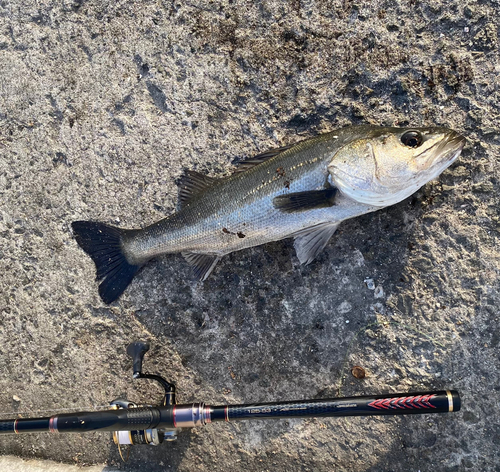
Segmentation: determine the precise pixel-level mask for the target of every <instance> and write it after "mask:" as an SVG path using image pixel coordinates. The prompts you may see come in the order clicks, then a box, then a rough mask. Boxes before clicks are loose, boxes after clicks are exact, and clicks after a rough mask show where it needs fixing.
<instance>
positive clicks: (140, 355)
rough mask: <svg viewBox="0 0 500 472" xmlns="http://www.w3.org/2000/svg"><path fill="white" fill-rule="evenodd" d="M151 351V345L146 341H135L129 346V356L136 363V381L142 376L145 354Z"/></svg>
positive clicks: (134, 368)
mask: <svg viewBox="0 0 500 472" xmlns="http://www.w3.org/2000/svg"><path fill="white" fill-rule="evenodd" d="M148 351H149V343H147V342H144V341H135V342H133V343H131V344H129V345H128V346H127V354H128V355H129V356H130V357H131V358H132V360H133V363H134V367H133V370H134V379H137V378H139V377H140V376H141V374H142V361H143V360H144V354H146V352H148Z"/></svg>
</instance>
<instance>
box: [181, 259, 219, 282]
mask: <svg viewBox="0 0 500 472" xmlns="http://www.w3.org/2000/svg"><path fill="white" fill-rule="evenodd" d="M182 255H183V256H184V258H185V259H186V261H188V262H189V264H191V265H192V266H193V272H194V275H195V277H196V278H197V279H198V280H201V281H203V280H206V278H207V277H208V276H209V275H210V274H211V272H212V270H214V267H215V266H216V265H217V262H219V260H220V257H219V256H211V255H209V254H197V253H194V252H183V253H182Z"/></svg>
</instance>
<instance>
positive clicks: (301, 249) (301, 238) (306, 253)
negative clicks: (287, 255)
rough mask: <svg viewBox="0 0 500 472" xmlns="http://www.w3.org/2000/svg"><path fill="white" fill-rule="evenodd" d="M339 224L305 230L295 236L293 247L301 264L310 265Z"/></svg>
mask: <svg viewBox="0 0 500 472" xmlns="http://www.w3.org/2000/svg"><path fill="white" fill-rule="evenodd" d="M337 227H338V224H337V223H335V224H322V225H318V226H314V227H312V228H309V229H307V230H303V231H301V232H300V233H298V234H297V235H296V236H295V241H294V243H293V246H294V247H295V251H296V253H297V257H298V258H299V261H300V263H301V264H306V265H307V264H310V263H311V262H312V261H313V260H314V259H315V258H316V256H317V255H318V254H319V253H320V252H321V251H322V250H323V249H324V247H325V246H326V244H327V243H328V241H329V240H330V238H331V237H332V236H333V233H335V230H336V229H337Z"/></svg>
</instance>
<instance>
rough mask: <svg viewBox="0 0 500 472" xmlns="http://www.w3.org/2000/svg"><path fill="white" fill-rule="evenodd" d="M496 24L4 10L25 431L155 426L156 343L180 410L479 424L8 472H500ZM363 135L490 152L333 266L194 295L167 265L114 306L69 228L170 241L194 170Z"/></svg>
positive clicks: (233, 1)
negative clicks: (300, 405)
mask: <svg viewBox="0 0 500 472" xmlns="http://www.w3.org/2000/svg"><path fill="white" fill-rule="evenodd" d="M499 9H500V5H499V3H498V2H497V1H482V2H472V1H465V2H459V1H450V2H448V1H446V2H445V1H444V0H433V1H429V2H419V1H414V0H410V1H401V2H397V3H394V2H386V1H373V2H369V3H368V2H365V3H363V2H358V3H355V2H353V1H350V0H343V1H327V0H316V1H309V0H300V1H299V0H293V1H290V2H280V1H277V0H269V1H253V0H252V1H250V0H248V1H246V0H221V1H208V0H192V1H191V2H180V1H162V0H155V1H152V0H150V1H141V2H139V1H135V2H134V1H120V2H115V1H106V0H104V1H95V0H88V1H84V0H62V1H59V2H51V1H43V2H35V1H34V0H26V1H22V2H21V1H19V0H17V1H15V0H14V1H9V0H3V1H1V2H0V154H1V158H0V202H1V206H0V274H1V276H0V294H1V298H0V311H1V318H0V342H1V344H0V345H1V346H2V347H1V354H0V355H1V362H0V412H2V415H3V416H2V417H3V418H6V417H9V416H12V415H16V414H19V413H23V414H24V415H26V414H38V415H43V414H48V413H47V412H42V411H41V410H48V411H54V410H61V409H66V408H77V407H85V408H90V407H94V406H100V405H105V404H106V403H107V402H109V401H110V400H112V399H113V398H116V397H118V396H123V395H126V396H128V398H130V399H131V400H136V401H142V402H148V401H154V400H155V399H156V398H158V397H159V394H160V391H159V390H158V389H157V387H154V386H152V385H150V384H149V383H147V382H145V383H143V384H140V383H139V382H132V380H131V368H130V362H129V360H128V359H127V357H126V355H125V347H126V345H127V343H129V342H130V341H132V340H135V339H138V338H140V339H149V340H150V341H151V342H152V345H153V347H152V351H151V353H150V354H149V356H148V358H147V360H146V364H145V366H146V369H147V370H149V371H156V372H160V373H163V374H165V376H166V377H168V378H169V379H171V380H173V381H175V382H176V383H177V385H178V388H179V394H180V395H179V396H180V400H181V401H190V400H202V401H206V402H211V403H225V402H250V401H266V400H275V399H283V400H291V399H296V398H305V397H327V396H333V395H337V394H339V392H340V394H341V395H350V394H370V393H382V392H397V391H402V392H404V391H407V390H412V389H441V388H456V389H458V390H459V391H460V392H461V393H462V397H463V410H462V411H461V412H460V413H457V414H447V415H436V416H426V417H398V418H383V419H377V418H351V419H341V420H333V419H330V420H328V419H326V420H325V419H322V420H306V421H299V420H294V421H278V422H263V421H259V422H254V423H246V424H243V423H242V424H222V425H218V424H217V425H210V426H207V427H206V428H205V429H203V430H197V431H185V432H184V433H183V434H182V435H181V436H180V437H179V441H178V442H177V443H175V444H164V445H162V446H161V447H157V448H148V447H145V448H136V449H135V450H134V451H133V452H132V454H131V458H130V460H129V461H128V462H127V463H126V464H122V463H121V461H120V459H119V456H118V452H117V450H116V448H115V447H114V445H113V444H112V442H111V439H110V435H108V434H88V435H79V434H74V435H68V436H63V435H49V434H33V435H28V436H8V437H7V436H5V437H1V438H0V451H1V453H2V454H9V455H16V456H20V457H23V458H25V459H32V458H37V459H44V458H46V459H50V460H55V461H63V462H65V463H68V464H74V465H82V466H83V465H95V464H102V463H106V464H107V465H108V466H110V467H116V468H120V470H130V471H150V472H154V471H159V470H174V471H209V470H210V471H248V472H250V471H267V470H269V471H271V470H272V471H287V472H289V471H292V470H293V471H295V470H297V471H299V470H300V471H328V472H330V471H333V470H335V471H342V470H346V471H393V472H403V471H404V472H408V471H418V470H420V471H422V472H424V471H446V472H448V471H462V470H474V471H499V470H500V466H499V463H500V453H499V448H498V444H500V426H499V425H500V401H499V394H500V390H499V385H500V383H499V364H500V359H499V354H498V352H499V351H498V347H499V346H498V345H499V340H500V337H499V333H500V331H499V308H498V306H499V301H500V288H499V287H500V284H499V282H500V273H499V270H500V258H499V245H498V242H499V231H500V206H499V197H498V192H499V178H500V169H499V143H500V137H499V132H500V125H499V105H498V104H499V103H500V93H499V86H498V83H499V82H498V75H499V73H500V58H499V50H498V24H499V17H500V15H499ZM351 123H355V124H356V123H374V124H386V125H389V124H390V125H392V124H396V125H407V124H411V125H419V126H420V125H445V126H448V127H451V128H454V129H456V130H457V131H459V132H461V133H463V134H464V135H466V136H467V138H468V146H467V147H466V149H465V150H464V152H463V155H462V157H461V158H460V160H459V162H457V163H456V164H454V165H453V167H452V168H450V169H449V170H447V171H446V172H445V173H444V174H443V175H442V176H441V177H440V178H439V179H438V180H437V181H435V182H432V183H430V184H428V185H427V186H426V187H425V188H424V189H422V190H421V191H419V192H418V193H417V194H416V195H414V196H413V197H411V198H409V199H408V200H406V201H404V202H402V203H401V204H399V205H397V206H394V207H391V208H388V209H386V210H383V211H380V212H378V213H374V214H371V215H367V216H365V217H361V218H358V219H356V220H352V221H351V222H348V223H347V224H344V225H342V227H341V228H340V229H339V231H338V233H337V234H336V235H335V236H334V238H333V240H332V242H331V243H330V244H329V245H328V246H327V248H326V250H325V251H324V253H323V254H322V255H321V257H320V258H319V259H318V260H317V261H316V262H315V263H313V264H311V265H310V266H307V267H301V266H299V264H298V260H297V258H296V256H295V254H294V251H293V247H292V244H291V241H283V242H279V243H276V244H269V245H266V246H265V247H258V248H254V249H252V250H248V251H243V252H241V253H236V254H232V255H231V256H229V257H226V258H225V259H224V260H223V261H222V262H221V263H220V264H219V265H218V267H217V268H216V269H215V271H214V273H213V275H212V276H211V277H210V278H209V280H207V281H206V282H205V283H203V284H197V283H195V282H193V279H192V277H191V275H190V274H191V273H190V268H189V267H188V265H187V263H186V262H185V261H184V260H183V259H182V257H181V256H172V257H166V258H163V259H159V260H157V261H154V262H152V263H150V264H149V265H148V266H147V267H146V268H145V269H144V270H143V271H142V272H141V273H140V274H139V275H138V276H137V278H136V280H135V281H134V282H133V283H132V285H131V287H130V288H129V289H128V290H127V292H126V293H125V295H124V296H123V297H122V298H121V299H120V300H119V302H117V303H115V304H114V305H112V306H105V305H103V304H102V303H101V302H100V300H99V298H98V295H97V285H96V283H95V282H94V277H95V269H94V265H93V263H92V262H91V260H90V259H89V258H88V257H87V256H86V255H85V254H84V253H83V252H82V251H81V250H80V249H79V248H78V247H77V245H76V243H75V241H74V239H73V237H72V234H71V231H70V223H71V221H73V220H76V219H95V220H101V221H106V222H109V223H114V224H119V225H120V226H123V227H141V226H144V225H147V224H149V223H151V222H153V221H156V220H158V219H160V218H162V217H163V216H165V215H168V214H170V213H171V212H172V211H174V208H175V205H176V195H177V189H176V185H175V181H176V179H178V178H179V176H180V175H181V173H182V172H183V170H184V169H195V170H198V171H200V172H206V173H209V174H210V175H223V174H227V173H229V172H230V171H231V169H232V165H231V162H232V161H233V160H234V159H235V158H242V157H245V156H248V155H252V154H255V153H258V152H260V151H264V150H266V149H269V148H273V147H276V146H281V145H285V144H288V143H291V142H295V141H298V140H300V139H303V138H305V137H308V136H312V135H314V134H317V133H319V132H323V131H328V130H333V129H335V128H338V127H341V126H345V125H348V124H351ZM367 279H372V280H373V286H372V284H371V283H370V282H369V281H368V280H367ZM365 281H366V282H365ZM369 287H371V288H369ZM374 287H377V288H376V289H374V290H372V288H374ZM354 365H360V366H362V367H364V368H365V369H366V370H367V372H368V376H367V377H366V378H365V379H364V380H358V379H355V378H354V377H352V376H351V374H350V369H351V367H352V366H354Z"/></svg>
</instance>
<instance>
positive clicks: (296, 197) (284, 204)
mask: <svg viewBox="0 0 500 472" xmlns="http://www.w3.org/2000/svg"><path fill="white" fill-rule="evenodd" d="M336 193H337V189H336V188H335V187H329V188H325V189H322V190H309V191H307V192H296V193H289V194H286V195H279V196H278V197H274V200H273V205H274V208H276V209H277V210H280V211H282V212H285V213H294V212H297V211H306V210H314V209H316V208H328V207H331V206H333V205H334V204H335V203H334V198H335V194H336Z"/></svg>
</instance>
